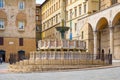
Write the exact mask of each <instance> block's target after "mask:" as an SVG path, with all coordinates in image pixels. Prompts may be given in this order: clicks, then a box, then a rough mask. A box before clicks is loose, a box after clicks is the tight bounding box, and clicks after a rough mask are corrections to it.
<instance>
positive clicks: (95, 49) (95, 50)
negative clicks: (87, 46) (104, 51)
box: [93, 31, 97, 55]
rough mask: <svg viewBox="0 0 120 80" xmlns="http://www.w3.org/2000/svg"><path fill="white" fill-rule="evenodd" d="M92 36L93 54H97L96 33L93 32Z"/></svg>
mask: <svg viewBox="0 0 120 80" xmlns="http://www.w3.org/2000/svg"><path fill="white" fill-rule="evenodd" d="M93 35H94V54H95V55H96V54H97V31H94V32H93Z"/></svg>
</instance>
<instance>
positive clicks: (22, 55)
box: [18, 50, 25, 60]
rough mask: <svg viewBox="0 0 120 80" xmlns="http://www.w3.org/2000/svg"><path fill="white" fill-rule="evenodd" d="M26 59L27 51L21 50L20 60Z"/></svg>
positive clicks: (19, 52)
mask: <svg viewBox="0 0 120 80" xmlns="http://www.w3.org/2000/svg"><path fill="white" fill-rule="evenodd" d="M23 59H25V51H23V50H20V51H18V60H23Z"/></svg>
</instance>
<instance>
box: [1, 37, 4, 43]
mask: <svg viewBox="0 0 120 80" xmlns="http://www.w3.org/2000/svg"><path fill="white" fill-rule="evenodd" d="M3 43H4V39H3V37H0V45H3Z"/></svg>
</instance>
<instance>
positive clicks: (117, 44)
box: [112, 12, 120, 59]
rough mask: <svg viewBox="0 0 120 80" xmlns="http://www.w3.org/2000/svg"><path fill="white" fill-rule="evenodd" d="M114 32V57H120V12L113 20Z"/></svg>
mask: <svg viewBox="0 0 120 80" xmlns="http://www.w3.org/2000/svg"><path fill="white" fill-rule="evenodd" d="M112 24H113V25H112V26H113V34H114V54H113V57H114V59H120V53H119V52H120V12H119V13H117V14H116V15H115V17H114V19H113V22H112Z"/></svg>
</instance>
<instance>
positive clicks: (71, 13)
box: [70, 12, 73, 40]
mask: <svg viewBox="0 0 120 80" xmlns="http://www.w3.org/2000/svg"><path fill="white" fill-rule="evenodd" d="M72 15H73V12H70V40H72Z"/></svg>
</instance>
